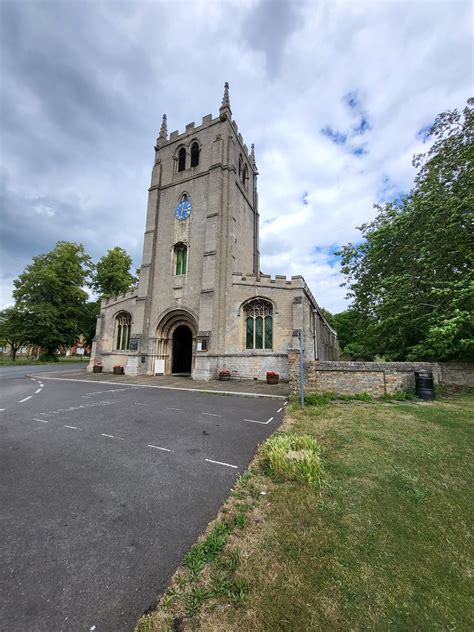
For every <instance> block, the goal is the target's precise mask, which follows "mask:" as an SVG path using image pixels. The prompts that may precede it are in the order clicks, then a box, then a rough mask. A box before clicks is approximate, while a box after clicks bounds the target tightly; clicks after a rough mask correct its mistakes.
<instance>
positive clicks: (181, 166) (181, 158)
mask: <svg viewBox="0 0 474 632" xmlns="http://www.w3.org/2000/svg"><path fill="white" fill-rule="evenodd" d="M185 169H186V149H185V148H184V147H181V149H180V150H179V152H178V171H184V170H185Z"/></svg>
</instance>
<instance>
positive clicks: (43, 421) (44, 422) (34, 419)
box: [33, 417, 49, 424]
mask: <svg viewBox="0 0 474 632" xmlns="http://www.w3.org/2000/svg"><path fill="white" fill-rule="evenodd" d="M33 421H41V423H42V424H48V423H49V421H47V420H46V419H37V418H36V417H33Z"/></svg>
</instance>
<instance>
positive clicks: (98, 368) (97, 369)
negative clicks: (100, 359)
mask: <svg viewBox="0 0 474 632" xmlns="http://www.w3.org/2000/svg"><path fill="white" fill-rule="evenodd" d="M92 373H102V367H101V366H94V367H92Z"/></svg>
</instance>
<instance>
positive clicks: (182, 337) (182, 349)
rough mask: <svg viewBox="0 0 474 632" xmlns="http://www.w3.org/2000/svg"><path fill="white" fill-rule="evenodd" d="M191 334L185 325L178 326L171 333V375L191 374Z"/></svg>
mask: <svg viewBox="0 0 474 632" xmlns="http://www.w3.org/2000/svg"><path fill="white" fill-rule="evenodd" d="M192 359H193V334H192V331H191V330H190V328H189V327H188V326H187V325H179V327H176V329H175V330H174V332H173V361H172V368H171V371H172V373H191V365H192Z"/></svg>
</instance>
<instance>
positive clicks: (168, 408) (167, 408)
mask: <svg viewBox="0 0 474 632" xmlns="http://www.w3.org/2000/svg"><path fill="white" fill-rule="evenodd" d="M166 410H181V408H170V407H169V406H167V407H166Z"/></svg>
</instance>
